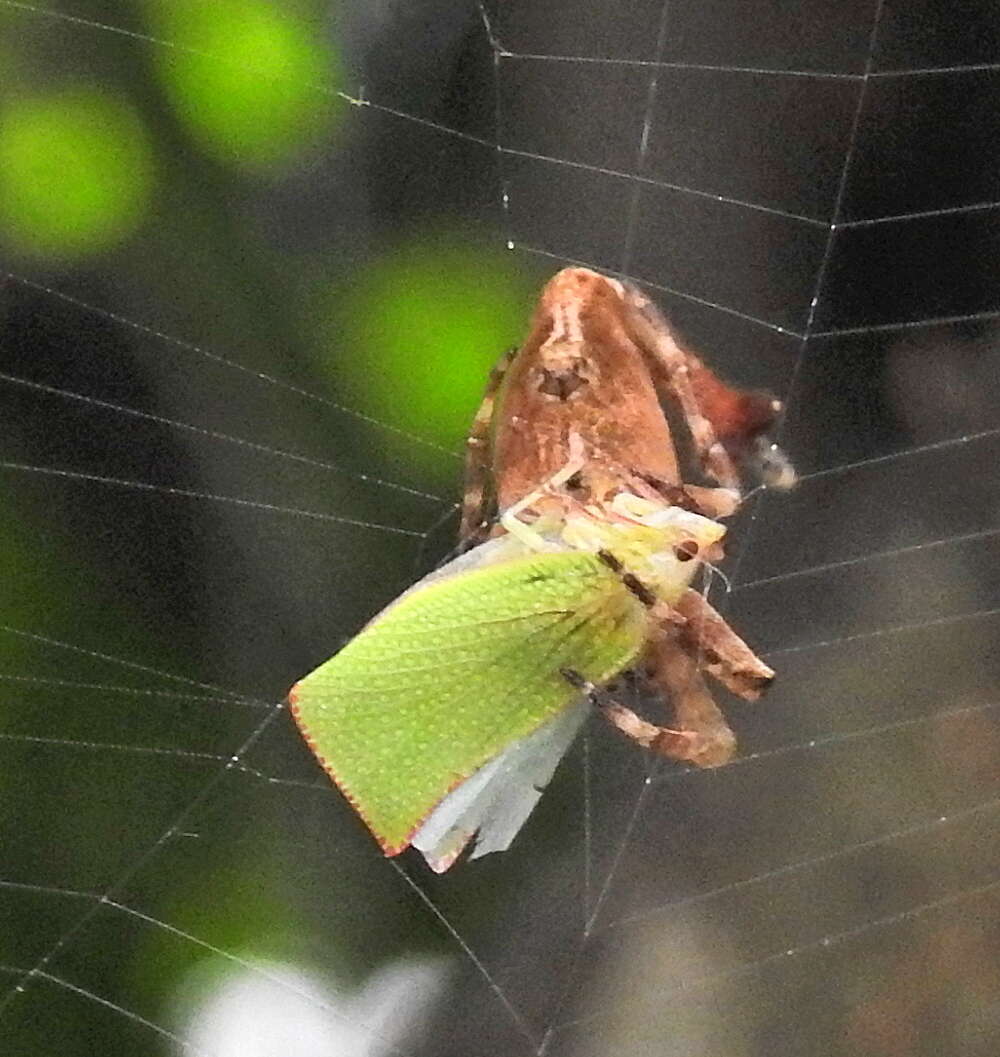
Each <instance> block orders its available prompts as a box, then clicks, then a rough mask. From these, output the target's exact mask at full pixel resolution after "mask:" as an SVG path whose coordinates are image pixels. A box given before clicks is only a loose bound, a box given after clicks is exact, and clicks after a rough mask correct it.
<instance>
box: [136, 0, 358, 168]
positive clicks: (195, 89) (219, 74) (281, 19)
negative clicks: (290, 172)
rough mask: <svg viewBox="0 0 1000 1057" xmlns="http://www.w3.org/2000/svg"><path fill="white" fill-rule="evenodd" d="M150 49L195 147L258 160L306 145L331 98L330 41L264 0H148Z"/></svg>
mask: <svg viewBox="0 0 1000 1057" xmlns="http://www.w3.org/2000/svg"><path fill="white" fill-rule="evenodd" d="M148 8H149V18H150V23H151V27H152V29H153V32H154V33H155V34H156V35H157V36H158V37H162V38H163V39H165V40H169V41H174V42H177V44H178V46H177V47H173V48H168V49H163V50H161V51H160V52H158V54H157V61H158V67H159V73H160V77H161V78H162V81H163V84H164V88H165V91H166V93H167V95H168V97H169V98H170V100H171V102H172V104H173V106H174V108H175V111H176V113H177V115H178V116H179V117H180V118H181V119H182V120H183V121H184V123H185V124H186V125H187V127H188V128H189V130H190V131H191V133H192V135H193V136H195V137H196V139H197V140H198V141H199V143H200V144H201V146H202V148H203V149H204V150H206V151H208V152H209V153H210V154H212V155H213V156H215V157H217V158H219V159H220V160H222V161H225V162H228V163H233V164H237V165H240V166H245V167H248V168H256V167H259V166H266V165H272V164H275V163H278V162H281V161H282V160H284V159H287V158H288V157H289V156H290V155H294V154H295V153H296V152H297V151H298V150H299V149H301V148H302V147H304V146H307V145H308V144H309V143H310V142H312V139H313V137H314V135H315V134H316V133H317V131H318V130H319V129H320V128H322V127H323V121H322V118H323V116H324V114H326V113H327V112H328V111H329V109H330V105H331V102H333V103H335V104H336V105H339V101H338V100H336V98H335V92H336V89H337V87H338V86H337V84H336V83H335V82H336V77H335V75H333V76H331V70H335V69H336V62H335V60H334V56H333V54H332V52H331V48H330V47H329V46H328V45H327V44H325V43H324V40H323V38H322V36H320V35H319V34H317V33H316V28H315V26H309V25H307V24H306V22H305V20H304V19H301V18H299V17H296V14H295V12H294V11H291V12H290V11H288V10H287V9H285V8H283V7H280V6H278V5H276V4H272V3H268V2H267V0H236V2H231V0H212V3H208V4H206V3H204V2H202V0H150V2H149V5H148Z"/></svg>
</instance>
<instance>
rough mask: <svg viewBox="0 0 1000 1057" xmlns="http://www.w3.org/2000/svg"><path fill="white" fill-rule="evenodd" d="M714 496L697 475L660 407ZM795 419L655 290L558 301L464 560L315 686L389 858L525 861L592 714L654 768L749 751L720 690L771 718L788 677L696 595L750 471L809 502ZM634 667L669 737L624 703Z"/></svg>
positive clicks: (584, 285) (496, 418)
mask: <svg viewBox="0 0 1000 1057" xmlns="http://www.w3.org/2000/svg"><path fill="white" fill-rule="evenodd" d="M661 393H662V394H663V395H664V396H665V397H666V398H667V399H668V400H671V401H672V402H673V403H674V405H675V407H676V409H677V410H678V411H679V413H680V416H681V419H682V421H683V423H684V426H685V427H686V430H687V433H688V434H689V442H690V448H691V454H692V456H693V461H694V462H695V464H696V468H697V471H698V473H699V474H700V476H701V477H702V478H703V479H704V480H705V481H706V482H707V483H697V484H690V483H685V482H684V481H683V479H682V477H681V474H680V470H679V463H678V456H677V451H676V448H675V446H674V441H673V434H672V430H671V425H670V423H669V420H668V418H667V416H666V415H665V414H664V411H663V409H662V408H661V404H660V394H661ZM780 411H781V405H780V403H779V402H778V401H777V400H775V399H774V398H773V397H771V396H768V395H767V394H761V393H746V392H741V391H738V390H735V389H731V388H730V387H728V386H726V385H725V384H724V383H723V382H721V381H720V380H719V379H718V378H716V376H715V375H714V374H713V373H712V372H711V371H710V370H709V369H708V368H707V367H705V365H704V364H703V363H702V362H701V361H700V360H699V359H698V358H697V357H696V356H694V354H693V353H691V352H689V351H687V350H686V349H684V348H683V347H682V346H681V345H680V344H679V343H678V342H677V340H676V338H675V337H674V335H673V332H672V331H671V329H670V327H669V325H668V324H667V322H666V321H665V320H664V319H663V317H662V316H660V315H659V313H658V312H657V311H656V309H655V308H654V306H653V305H652V304H651V303H650V302H649V301H648V300H647V299H646V298H645V297H644V296H643V295H642V294H641V293H640V292H639V291H638V290H636V289H634V288H632V287H630V286H627V285H625V284H623V283H620V282H618V281H617V280H614V279H610V278H607V277H605V276H602V275H599V274H598V273H596V272H592V271H589V270H587V269H583V268H569V269H565V270H564V271H562V272H560V273H558V274H557V275H556V276H555V277H554V278H553V279H552V280H551V281H550V282H549V283H548V284H547V286H546V287H545V288H544V290H543V291H542V295H541V298H540V301H539V304H538V308H537V310H536V312H535V316H534V320H533V323H532V327H531V330H530V333H529V336H528V338H527V340H526V342H525V343H524V345H522V346H521V348H520V349H519V350H517V351H515V352H512V353H508V354H507V355H506V356H505V357H503V358H502V360H501V362H500V364H499V365H498V366H497V368H495V369H494V371H493V373H492V375H491V377H490V380H489V384H488V386H487V391H486V394H485V396H484V399H483V402H482V406H481V407H480V409H479V412H478V413H477V415H476V416H475V419H474V421H473V425H472V428H471V431H470V435H469V439H468V450H467V459H466V489H465V496H464V501H463V506H462V518H461V527H460V537H461V539H462V541H463V543H464V545H465V547H466V550H465V552H464V553H462V554H460V555H459V556H458V557H456V558H455V559H453V560H452V561H451V562H449V563H448V564H447V565H445V566H444V567H443V568H441V569H439V570H437V571H435V572H433V573H431V574H430V575H429V576H427V577H425V578H424V579H423V580H421V581H420V582H419V583H417V584H416V585H414V586H413V587H412V588H410V589H409V590H408V591H407V592H405V593H404V594H403V595H402V596H401V597H400V598H399V599H397V600H396V601H395V602H393V603H392V604H391V605H390V606H389V607H387V608H386V609H385V610H383V612H382V613H380V614H379V615H378V616H376V617H375V618H374V619H373V620H372V621H371V622H370V623H369V624H368V625H367V626H366V627H365V628H364V629H362V631H361V632H360V634H359V635H358V636H357V637H356V638H355V639H353V640H352V641H351V642H350V643H348V645H347V646H346V647H344V649H343V650H341V652H340V653H338V654H336V655H335V656H334V657H333V658H331V659H330V660H328V661H327V662H325V663H324V664H322V665H320V667H319V668H317V669H316V670H315V671H313V672H312V673H310V674H309V675H307V676H306V677H305V678H303V679H302V680H301V681H300V682H299V683H298V684H297V685H296V686H295V687H294V688H293V690H292V693H291V694H290V701H291V707H292V712H293V715H294V716H295V718H296V720H297V722H298V724H299V726H300V728H301V730H302V732H303V735H304V736H305V738H306V741H307V742H308V743H309V745H310V747H311V748H312V749H313V751H314V752H315V753H316V755H317V756H318V757H319V759H320V761H321V763H322V764H323V765H324V767H325V768H326V769H327V770H328V771H329V773H330V774H331V776H332V777H333V778H334V780H335V781H336V783H337V784H338V785H339V786H340V788H341V790H342V791H343V792H344V793H345V795H346V796H347V797H348V799H349V800H350V801H351V803H352V804H353V805H354V806H355V808H356V810H357V811H358V813H359V814H360V815H361V817H362V818H363V819H364V821H365V822H366V823H367V824H368V826H369V828H370V829H371V831H372V832H373V834H374V835H375V837H376V839H377V840H378V841H379V843H380V844H381V846H382V848H383V851H384V852H385V853H386V854H387V855H394V854H397V853H398V852H399V851H401V850H403V848H405V847H407V846H409V845H410V844H413V845H414V846H416V847H417V848H419V849H420V850H421V851H422V852H423V854H424V856H425V857H426V858H427V860H428V862H429V863H430V864H431V866H432V867H433V868H434V869H436V870H443V869H447V868H448V867H449V866H450V865H451V864H452V862H454V860H455V858H456V857H457V856H458V854H459V853H460V852H461V850H462V849H463V848H464V847H465V845H466V844H467V843H469V841H470V840H471V839H472V838H473V836H475V835H476V834H477V832H478V840H477V843H476V847H475V851H474V853H473V857H475V856H477V855H481V854H485V853H486V852H488V851H495V850H501V849H503V848H506V847H507V846H508V845H509V844H510V842H511V840H512V839H513V837H514V836H515V835H516V833H517V832H518V830H519V829H520V828H521V826H522V825H523V823H524V821H525V819H526V818H527V816H528V814H529V813H530V811H531V809H532V807H533V806H534V803H535V802H536V801H537V799H538V797H539V796H540V795H541V790H543V789H544V787H545V785H546V784H547V782H548V780H549V778H550V777H551V775H552V773H553V771H554V769H555V767H556V765H557V764H558V762H559V759H560V758H561V757H562V755H564V753H565V751H566V749H567V748H568V746H569V744H570V742H571V741H572V739H573V737H574V735H575V733H576V731H577V729H578V728H579V726H580V724H581V723H582V720H583V717H584V716H585V713H586V710H587V708H588V706H589V705H596V706H597V708H598V710H599V711H600V712H601V714H602V715H604V716H605V718H607V719H608V720H609V721H610V723H611V724H612V725H613V726H614V727H616V728H617V729H618V730H619V731H621V732H622V733H624V734H625V735H626V736H628V737H629V738H632V739H633V740H635V741H637V742H638V743H639V744H641V745H643V746H645V747H647V748H649V749H651V750H653V751H654V752H656V753H658V754H660V755H663V756H666V757H669V758H671V759H674V760H678V761H684V762H687V763H691V764H694V765H696V766H699V767H716V766H720V765H721V764H724V763H726V762H727V761H728V760H729V759H730V758H731V757H732V755H733V752H734V750H735V740H734V738H733V735H732V732H731V731H730V729H729V726H728V724H727V723H726V721H725V718H724V717H723V715H722V713H721V711H720V710H719V708H718V706H717V705H716V704H715V702H714V700H713V699H712V696H711V694H710V693H709V691H708V688H707V686H706V684H705V681H704V678H703V675H702V673H703V672H707V673H708V674H710V675H711V676H713V677H714V678H715V679H717V680H718V681H720V682H721V683H722V684H723V685H724V686H726V687H727V688H728V689H730V690H731V691H733V692H734V693H736V694H738V695H739V696H741V697H744V698H747V699H755V698H756V697H758V696H759V695H760V693H761V692H762V690H763V689H765V688H766V686H767V685H768V684H769V683H770V681H771V679H772V678H773V675H774V673H773V672H772V671H771V669H770V668H769V667H768V666H767V665H765V664H764V663H763V662H762V661H760V660H759V659H758V658H757V657H756V656H755V655H754V654H753V652H752V651H751V650H750V648H749V647H748V646H747V645H746V644H745V643H744V642H743V641H742V640H741V639H740V638H739V637H738V636H737V635H736V634H735V632H733V631H732V630H731V629H730V628H729V626H728V624H727V623H726V622H725V620H724V619H723V618H722V617H721V615H720V614H719V613H718V612H716V610H715V609H713V608H712V606H710V605H709V603H708V602H707V601H706V600H705V598H704V597H703V596H702V595H701V594H699V593H698V592H697V591H694V590H693V589H692V588H691V587H690V584H691V581H692V579H693V576H694V573H695V571H696V570H697V569H698V567H699V566H700V565H701V564H703V563H708V564H712V563H714V562H716V561H718V560H719V559H720V558H721V556H722V547H721V542H720V541H721V539H722V537H723V535H724V533H725V529H724V528H723V526H721V525H720V524H719V523H718V520H717V519H718V518H722V517H726V516H728V515H730V514H732V513H733V512H734V510H735V509H736V508H737V506H738V504H739V502H740V493H739V484H740V471H741V470H748V469H750V468H751V467H754V468H756V470H757V471H758V472H759V473H760V474H761V475H762V476H763V478H764V481H765V483H768V484H770V485H772V486H776V487H788V486H790V485H791V483H792V482H793V481H794V473H793V471H792V469H791V467H790V465H789V464H788V462H787V460H786V459H785V458H784V456H783V455H782V453H781V452H780V450H779V449H778V448H777V447H776V446H775V445H773V444H772V443H771V442H770V441H769V440H768V439H767V436H766V433H767V430H768V428H769V427H770V426H771V425H772V424H773V422H774V420H775V419H776V417H777V416H778V414H779V413H780ZM627 671H633V672H637V673H639V675H640V676H641V677H642V678H643V679H644V680H645V681H646V683H647V685H648V686H649V687H650V688H652V689H653V690H655V691H656V692H657V694H658V695H659V696H660V697H662V698H663V699H665V700H668V701H670V702H671V703H672V707H673V720H672V723H671V725H670V726H660V725H657V724H654V723H651V722H649V721H648V720H646V719H644V718H642V717H640V716H639V715H637V714H636V713H635V712H634V711H633V710H632V709H630V708H628V707H626V706H625V705H623V704H621V703H620V702H618V701H617V700H615V699H614V697H613V696H612V695H611V694H609V693H608V692H607V689H606V687H607V686H608V684H609V683H611V682H612V681H613V680H614V679H615V678H616V677H618V676H619V675H621V674H622V673H624V672H627Z"/></svg>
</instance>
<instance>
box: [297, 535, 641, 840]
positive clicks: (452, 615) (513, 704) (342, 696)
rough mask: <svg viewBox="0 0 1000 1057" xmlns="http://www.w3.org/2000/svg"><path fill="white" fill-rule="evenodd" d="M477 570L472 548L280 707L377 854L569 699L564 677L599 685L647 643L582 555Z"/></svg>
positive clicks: (625, 601)
mask: <svg viewBox="0 0 1000 1057" xmlns="http://www.w3.org/2000/svg"><path fill="white" fill-rule="evenodd" d="M496 542H497V541H493V542H492V543H487V544H483V545H482V546H481V547H480V548H477V549H476V550H477V551H480V550H489V549H490V548H491V547H493V546H494V545H495V543H496ZM494 549H495V547H494ZM508 549H509V548H508ZM484 558H485V556H484ZM476 562H477V556H476V553H475V552H472V554H470V555H465V556H463V558H460V559H458V560H457V561H456V562H455V563H453V564H454V565H456V566H458V567H459V569H460V570H461V571H457V572H452V571H450V570H449V569H448V568H447V567H446V569H445V570H441V571H439V572H438V573H437V574H432V575H431V576H430V577H428V578H426V579H425V580H424V581H421V583H419V584H417V585H416V586H415V587H414V588H412V589H411V590H410V591H409V592H407V593H406V594H405V595H403V596H402V597H401V598H400V599H398V600H397V601H395V602H394V603H392V604H391V605H390V606H389V607H387V608H386V609H385V610H383V612H382V613H380V614H379V615H378V616H377V617H375V619H374V620H372V621H371V622H370V623H369V624H368V625H367V627H365V628H364V629H363V630H362V631H361V633H360V634H359V635H358V636H357V637H356V638H354V639H353V640H352V641H351V642H349V643H348V644H347V645H346V646H345V647H344V648H343V649H342V650H341V651H340V653H338V654H336V655H335V656H334V657H332V658H331V659H330V660H328V661H327V662H326V663H324V664H322V665H320V667H318V668H317V669H316V670H315V671H313V672H311V673H310V674H309V675H307V676H306V677H305V678H304V679H302V680H301V681H300V682H299V683H298V684H297V685H296V686H295V687H294V688H293V690H292V693H291V695H290V698H289V699H290V701H291V703H292V713H293V715H294V716H295V720H296V722H297V723H298V725H299V727H300V728H301V730H302V733H303V735H304V737H305V739H306V741H307V742H308V744H309V746H310V747H311V748H312V750H313V751H314V752H315V754H316V756H317V757H318V758H319V760H320V761H321V763H322V764H323V766H324V767H325V769H326V770H327V771H328V772H329V774H330V775H331V777H332V778H333V779H334V781H335V782H336V783H337V785H338V786H339V787H340V789H341V791H342V792H343V793H344V795H345V796H346V797H347V798H348V800H350V802H351V803H352V804H353V806H354V807H355V809H356V810H357V812H358V814H359V815H360V816H361V817H362V818H363V819H364V821H365V822H366V824H367V825H368V827H369V829H371V831H372V833H373V834H374V835H375V838H376V839H377V840H378V842H379V844H380V845H381V846H382V849H383V850H384V851H385V853H386V854H387V855H395V854H397V853H398V852H400V851H402V850H403V849H404V848H405V847H407V846H408V845H409V843H410V842H411V840H412V839H413V837H414V834H415V832H416V831H417V830H418V829H419V827H420V826H421V824H422V823H423V822H424V820H425V819H426V818H427V816H428V815H429V814H430V813H431V812H432V811H433V809H434V808H435V806H436V805H438V804H439V803H440V802H441V801H442V800H443V798H445V797H446V796H447V794H448V793H449V791H451V790H452V789H454V788H455V787H456V786H458V785H459V784H460V783H462V782H464V781H465V780H466V779H468V778H469V777H470V776H471V775H473V774H474V773H475V772H476V771H477V770H479V769H480V768H481V767H483V765H484V764H486V763H487V762H488V761H490V760H491V759H493V758H494V757H496V756H497V754H498V753H500V752H501V751H502V750H504V749H506V748H507V747H508V746H510V745H511V744H512V743H514V742H516V741H517V740H518V739H523V738H525V737H526V736H527V735H530V734H532V733H533V732H535V731H537V730H539V728H541V727H542V726H543V725H544V724H546V723H547V722H548V721H550V720H552V719H553V717H556V716H557V715H558V714H560V713H563V712H565V711H566V710H567V709H569V707H570V706H571V705H572V704H573V703H574V702H575V701H578V700H579V699H580V691H579V689H577V688H574V687H573V686H572V685H570V683H569V682H568V681H567V680H566V678H565V677H564V676H563V675H562V674H561V672H562V670H563V669H572V670H573V671H575V672H578V673H580V675H582V676H583V677H584V678H585V679H587V680H589V681H591V682H593V683H595V684H598V685H600V684H603V683H606V682H607V681H608V680H610V679H612V678H613V677H614V676H615V675H617V674H618V673H619V672H621V671H623V670H624V669H626V668H628V667H629V666H630V665H631V664H632V663H633V662H634V661H635V660H636V658H637V657H638V655H639V653H640V651H641V649H642V647H643V644H644V643H645V641H646V637H647V635H648V629H649V619H650V618H649V614H648V610H647V609H646V607H644V606H643V604H642V602H641V601H639V600H638V599H637V598H636V596H635V594H634V593H633V592H631V591H630V590H629V589H628V587H627V586H626V585H625V584H624V583H623V581H622V578H621V577H620V576H619V575H617V574H616V573H615V572H614V571H613V570H612V569H611V568H610V567H609V566H608V565H607V564H606V563H605V562H604V561H602V560H601V558H600V557H598V556H597V555H596V554H594V553H586V552H580V551H568V552H567V551H562V552H549V553H536V554H528V555H527V556H524V555H523V554H521V555H519V556H516V557H507V558H506V559H505V560H501V561H490V563H489V564H485V565H480V566H479V567H476ZM469 566H472V567H471V568H469ZM463 843H464V842H463Z"/></svg>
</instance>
